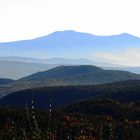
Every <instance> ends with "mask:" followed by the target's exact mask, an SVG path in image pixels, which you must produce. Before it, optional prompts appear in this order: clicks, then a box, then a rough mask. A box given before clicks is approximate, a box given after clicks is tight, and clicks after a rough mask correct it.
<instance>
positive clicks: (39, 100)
mask: <svg viewBox="0 0 140 140" xmlns="http://www.w3.org/2000/svg"><path fill="white" fill-rule="evenodd" d="M50 96H51V97H52V106H53V108H59V107H64V106H66V105H69V104H72V103H75V102H77V101H80V100H87V99H95V98H98V99H105V98H111V99H114V100H118V101H120V102H122V103H127V102H128V103H129V102H134V101H139V100H140V80H135V81H134V80H130V81H124V82H117V83H112V84H103V85H94V86H63V87H43V88H34V89H28V90H21V91H19V92H15V93H12V94H9V95H7V96H5V97H3V98H2V99H0V105H1V106H7V105H8V106H16V107H25V104H26V103H27V104H28V105H29V106H30V105H31V100H32V98H34V100H35V107H36V108H45V109H47V108H48V107H49V98H50Z"/></svg>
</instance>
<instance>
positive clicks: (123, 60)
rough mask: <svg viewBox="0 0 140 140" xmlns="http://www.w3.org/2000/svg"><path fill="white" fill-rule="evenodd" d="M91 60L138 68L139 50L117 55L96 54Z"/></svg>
mask: <svg viewBox="0 0 140 140" xmlns="http://www.w3.org/2000/svg"><path fill="white" fill-rule="evenodd" d="M92 59H94V60H95V59H96V60H98V61H101V62H107V63H112V64H118V65H126V66H140V48H132V49H127V50H124V51H123V52H119V53H110V52H96V53H94V54H93V56H92Z"/></svg>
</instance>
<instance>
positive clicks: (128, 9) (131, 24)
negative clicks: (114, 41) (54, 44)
mask: <svg viewBox="0 0 140 140" xmlns="http://www.w3.org/2000/svg"><path fill="white" fill-rule="evenodd" d="M139 4H140V1H139V0H0V42H6V41H14V40H23V39H31V38H35V37H39V36H44V35H47V34H50V33H52V32H54V31H58V30H76V31H80V32H87V33H92V34H95V35H114V34H120V33H130V34H133V35H135V36H139V37H140V28H139V25H140V18H139V13H140V8H139Z"/></svg>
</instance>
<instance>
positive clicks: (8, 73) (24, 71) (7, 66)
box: [0, 60, 57, 80]
mask: <svg viewBox="0 0 140 140" xmlns="http://www.w3.org/2000/svg"><path fill="white" fill-rule="evenodd" d="M55 66H57V65H54V64H41V63H31V62H30V63H29V62H28V63H27V62H16V61H11V60H0V77H1V78H10V79H15V80H17V79H19V78H22V77H25V76H28V75H30V74H33V73H36V72H39V71H45V70H48V69H51V68H53V67H55Z"/></svg>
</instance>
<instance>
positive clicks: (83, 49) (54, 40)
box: [0, 30, 140, 59]
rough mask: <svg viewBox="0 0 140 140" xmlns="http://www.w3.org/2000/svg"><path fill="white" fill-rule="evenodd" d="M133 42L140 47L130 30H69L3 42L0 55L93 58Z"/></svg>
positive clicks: (129, 45) (0, 46) (138, 41)
mask: <svg viewBox="0 0 140 140" xmlns="http://www.w3.org/2000/svg"><path fill="white" fill-rule="evenodd" d="M132 46H133V48H136V47H139V46H140V38H138V37H135V36H132V35H129V34H126V33H125V34H120V35H113V36H96V35H92V34H88V33H80V32H76V31H71V30H67V31H57V32H54V33H52V34H49V35H47V36H44V37H39V38H35V39H31V40H22V41H15V42H6V43H0V56H1V57H5V56H16V57H32V58H78V59H79V58H92V55H93V53H94V52H100V51H107V52H118V51H121V50H124V49H128V48H131V47H132ZM11 48H12V49H11ZM29 50H30V51H29Z"/></svg>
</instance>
